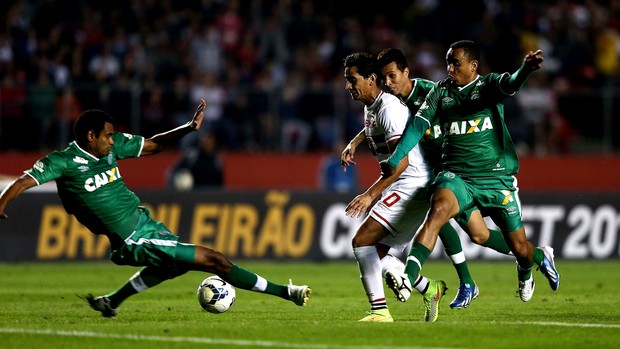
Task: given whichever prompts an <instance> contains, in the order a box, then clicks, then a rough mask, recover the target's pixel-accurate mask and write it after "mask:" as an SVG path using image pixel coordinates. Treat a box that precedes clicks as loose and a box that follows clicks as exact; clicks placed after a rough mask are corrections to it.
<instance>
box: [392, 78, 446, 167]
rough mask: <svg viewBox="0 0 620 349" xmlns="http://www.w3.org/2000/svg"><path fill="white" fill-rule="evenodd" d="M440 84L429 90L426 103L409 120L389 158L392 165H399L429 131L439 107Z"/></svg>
mask: <svg viewBox="0 0 620 349" xmlns="http://www.w3.org/2000/svg"><path fill="white" fill-rule="evenodd" d="M437 88H438V85H435V86H433V88H431V90H430V91H429V92H428V95H427V96H426V98H425V99H424V103H422V105H421V106H420V109H418V112H417V113H416V114H415V116H414V115H413V114H412V115H411V116H410V117H409V120H408V121H407V127H405V131H404V133H403V136H402V137H401V138H400V142H398V145H397V146H396V149H394V152H393V153H392V155H391V156H390V157H389V158H388V159H387V164H388V165H389V166H390V167H392V168H396V167H398V163H399V162H400V160H402V159H403V158H404V157H405V155H407V154H409V152H410V151H411V149H413V147H415V146H416V144H418V142H419V141H420V139H422V136H424V135H425V134H426V133H427V130H428V129H429V128H430V127H431V125H432V121H431V120H434V117H435V110H436V109H437V104H438V102H437V99H438V97H437V96H438V94H437V93H436V92H435V91H436V89H437Z"/></svg>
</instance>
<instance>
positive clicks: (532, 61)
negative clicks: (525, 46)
mask: <svg viewBox="0 0 620 349" xmlns="http://www.w3.org/2000/svg"><path fill="white" fill-rule="evenodd" d="M544 60H545V58H544V57H543V56H542V50H536V52H532V51H530V52H529V53H528V54H527V55H525V58H524V59H523V65H524V67H525V68H526V69H528V70H529V71H534V70H538V69H540V68H541V67H542V62H543V61H544Z"/></svg>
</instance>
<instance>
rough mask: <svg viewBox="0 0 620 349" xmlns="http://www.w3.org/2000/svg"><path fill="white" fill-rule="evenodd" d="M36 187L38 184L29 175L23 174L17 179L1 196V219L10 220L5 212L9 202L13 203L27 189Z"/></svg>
mask: <svg viewBox="0 0 620 349" xmlns="http://www.w3.org/2000/svg"><path fill="white" fill-rule="evenodd" d="M35 185H37V182H36V181H35V180H34V179H33V178H32V177H30V176H28V175H27V174H23V175H21V177H19V178H17V179H16V180H14V181H13V182H11V184H9V185H8V186H7V187H6V188H4V190H3V191H2V193H1V194H0V219H7V218H9V216H8V215H7V214H6V213H5V212H4V209H5V208H6V206H7V205H8V204H9V202H11V201H13V199H15V198H16V197H18V196H19V195H20V194H21V193H23V192H24V191H25V190H26V189H28V188H32V187H34V186H35Z"/></svg>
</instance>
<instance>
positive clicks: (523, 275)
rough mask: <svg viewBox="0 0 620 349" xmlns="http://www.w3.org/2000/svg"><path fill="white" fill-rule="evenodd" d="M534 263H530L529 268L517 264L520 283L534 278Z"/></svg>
mask: <svg viewBox="0 0 620 349" xmlns="http://www.w3.org/2000/svg"><path fill="white" fill-rule="evenodd" d="M533 265H534V263H530V264H529V266H527V267H525V268H523V267H521V266H520V265H519V264H517V276H518V278H519V281H525V280H527V279H529V278H530V276H532V266H533Z"/></svg>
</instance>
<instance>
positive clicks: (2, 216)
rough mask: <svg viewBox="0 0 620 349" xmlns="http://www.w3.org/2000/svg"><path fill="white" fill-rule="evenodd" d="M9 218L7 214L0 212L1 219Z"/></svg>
mask: <svg viewBox="0 0 620 349" xmlns="http://www.w3.org/2000/svg"><path fill="white" fill-rule="evenodd" d="M8 218H9V216H7V214H6V213H4V212H0V219H8Z"/></svg>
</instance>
